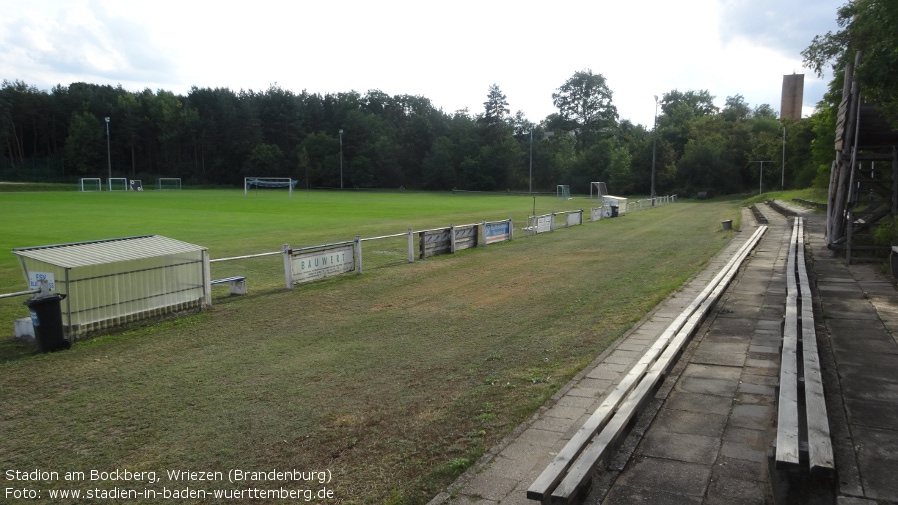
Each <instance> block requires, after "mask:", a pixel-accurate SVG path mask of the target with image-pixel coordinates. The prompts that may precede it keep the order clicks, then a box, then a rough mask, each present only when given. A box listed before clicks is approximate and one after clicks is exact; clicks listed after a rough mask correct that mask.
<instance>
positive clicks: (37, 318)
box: [25, 293, 72, 352]
mask: <svg viewBox="0 0 898 505" xmlns="http://www.w3.org/2000/svg"><path fill="white" fill-rule="evenodd" d="M63 298H65V295H63V294H59V293H49V294H43V295H37V296H34V297H31V298H29V299H27V300H25V305H27V306H28V310H29V311H30V312H31V323H32V324H33V325H34V340H35V341H37V348H38V349H40V351H41V352H53V351H61V350H63V349H69V348H70V347H72V343H71V342H69V341H68V340H66V339H65V335H63V334H62V307H61V306H60V303H59V302H60V301H61V300H62V299H63Z"/></svg>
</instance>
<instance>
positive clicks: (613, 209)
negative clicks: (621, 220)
mask: <svg viewBox="0 0 898 505" xmlns="http://www.w3.org/2000/svg"><path fill="white" fill-rule="evenodd" d="M617 211H618V208H617V206H616V205H612V206H611V217H617V216H618V214H617Z"/></svg>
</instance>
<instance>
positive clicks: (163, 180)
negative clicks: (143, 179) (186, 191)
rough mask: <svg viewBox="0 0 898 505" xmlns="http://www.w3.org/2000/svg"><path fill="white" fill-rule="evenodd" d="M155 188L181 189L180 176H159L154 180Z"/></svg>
mask: <svg viewBox="0 0 898 505" xmlns="http://www.w3.org/2000/svg"><path fill="white" fill-rule="evenodd" d="M156 189H158V190H163V189H181V178H180V177H160V178H159V179H157V180H156Z"/></svg>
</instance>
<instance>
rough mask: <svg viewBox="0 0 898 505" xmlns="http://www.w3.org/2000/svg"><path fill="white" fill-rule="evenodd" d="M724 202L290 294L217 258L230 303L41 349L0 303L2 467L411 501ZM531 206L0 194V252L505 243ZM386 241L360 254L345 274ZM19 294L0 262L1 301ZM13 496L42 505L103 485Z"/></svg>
mask: <svg viewBox="0 0 898 505" xmlns="http://www.w3.org/2000/svg"><path fill="white" fill-rule="evenodd" d="M535 205H536V210H537V212H538V213H544V212H549V211H553V210H554V211H561V210H572V209H578V208H583V209H586V210H587V211H588V208H589V205H590V202H589V201H588V200H587V199H585V198H575V199H574V200H570V201H560V200H557V199H555V198H554V197H538V198H537V199H536V202H535ZM738 206H739V202H738V201H735V200H715V201H708V202H682V203H677V204H673V205H668V206H664V207H659V208H656V209H652V210H647V211H642V212H636V213H633V214H630V215H628V216H625V217H622V218H619V219H610V220H603V221H600V222H596V223H591V222H586V223H585V224H584V225H582V226H577V227H572V228H569V229H563V230H558V231H555V232H552V233H546V234H541V235H538V236H535V237H529V238H528V237H524V234H523V233H522V232H520V231H518V232H516V238H515V240H514V241H512V242H509V243H504V244H500V245H495V246H489V247H486V248H478V249H476V250H468V251H463V252H461V253H458V254H455V255H451V256H450V255H446V256H440V257H438V258H432V259H427V260H423V261H416V262H415V263H414V264H408V263H406V262H404V261H386V262H383V263H382V264H378V263H377V262H376V260H372V261H375V264H376V265H378V266H379V268H371V269H369V268H368V266H367V265H366V267H365V273H364V274H362V275H358V276H357V275H349V276H342V277H337V278H330V279H327V280H324V281H320V282H316V283H312V284H304V285H301V286H298V287H297V288H296V289H294V290H292V291H287V290H286V289H284V287H283V282H284V281H283V270H282V268H283V267H282V264H281V259H280V258H279V257H277V256H275V257H269V258H259V259H253V260H245V261H239V262H226V263H221V264H215V265H214V267H213V276H218V275H232V274H238V273H239V274H244V275H246V276H247V278H248V282H249V289H250V294H249V295H247V296H243V297H230V296H228V295H227V289H226V288H222V289H221V290H220V291H221V292H220V293H218V294H217V295H216V298H215V301H214V305H213V307H212V308H211V310H209V311H206V312H203V313H200V314H195V315H190V316H186V317H181V318H179V319H176V320H170V321H165V322H161V323H157V324H153V325H148V326H142V327H137V328H133V329H130V330H127V331H122V332H117V333H115V334H112V335H109V336H104V337H97V338H94V339H91V340H88V341H85V342H79V343H77V344H76V345H75V346H74V347H73V348H72V349H71V350H69V351H65V352H59V353H52V354H47V355H43V354H37V353H35V352H34V351H33V350H32V349H30V348H23V347H22V346H21V345H20V344H18V343H14V342H12V339H11V337H12V333H13V330H12V328H13V319H15V318H18V317H25V316H27V311H26V310H25V309H24V307H23V305H22V301H23V300H22V299H11V300H9V299H7V300H0V336H2V340H3V341H2V343H0V405H3V409H2V413H0V433H3V434H4V435H3V437H2V438H0V467H2V468H3V469H20V470H29V471H31V470H34V469H41V470H47V471H58V472H61V473H62V472H65V471H89V470H91V469H97V470H105V471H109V470H115V469H124V468H127V469H129V470H132V471H135V470H155V471H157V472H158V473H159V474H160V478H161V482H158V483H156V484H148V483H147V482H143V481H142V482H138V483H136V484H135V483H132V484H135V485H133V486H131V485H130V484H127V483H121V482H119V483H118V485H119V486H120V487H129V486H130V487H138V488H148V487H152V488H161V487H162V486H165V485H167V486H169V487H172V486H174V485H175V483H172V482H169V481H168V480H167V478H166V476H165V475H164V471H166V470H176V469H194V470H221V471H225V472H226V471H228V470H230V469H238V468H239V469H244V470H252V471H269V470H271V469H274V468H276V469H279V470H291V469H294V468H295V469H298V470H304V471H330V472H331V473H332V482H330V483H329V484H327V487H328V488H329V489H331V490H332V491H333V493H334V498H333V499H332V500H329V501H326V503H357V504H368V503H389V504H399V503H409V504H411V503H426V502H427V501H428V500H429V499H430V498H432V497H433V496H434V495H435V494H436V493H437V492H439V491H440V490H441V489H443V488H444V487H445V486H446V485H447V484H449V483H450V482H451V481H452V480H453V479H454V478H455V477H456V476H457V475H459V474H460V473H461V472H462V471H463V470H464V469H465V468H467V467H468V466H469V465H470V464H471V463H473V462H474V461H475V460H476V459H477V458H478V457H479V456H480V455H482V454H483V452H484V451H485V450H488V449H489V448H490V447H491V446H493V445H494V444H495V443H497V442H498V441H499V440H501V438H502V437H504V436H505V435H507V434H508V433H509V432H510V431H511V430H512V429H514V427H515V426H517V425H518V424H519V423H520V422H521V421H523V420H525V419H526V418H527V417H528V416H530V415H531V414H532V413H533V411H534V410H535V409H537V408H538V407H539V406H540V405H541V404H542V403H544V402H545V400H546V399H548V398H549V397H550V396H551V395H552V394H553V393H554V392H555V391H556V390H557V389H558V388H559V387H561V386H562V385H563V384H565V383H566V381H567V380H569V378H570V377H572V376H573V375H574V374H576V373H577V372H578V371H579V370H580V369H582V368H583V367H584V366H585V365H586V364H588V363H589V362H590V361H592V360H593V359H594V358H595V357H596V356H597V355H598V354H600V353H601V352H602V350H604V349H605V348H606V347H607V346H608V345H609V344H610V343H612V342H613V341H614V340H615V339H616V338H618V337H619V336H620V335H621V334H622V333H624V332H625V331H626V330H627V329H628V328H629V327H630V326H632V324H633V323H634V322H636V321H638V320H639V319H640V318H642V317H643V316H644V315H645V314H646V313H647V312H649V311H650V310H651V309H652V307H654V306H655V305H656V304H657V303H658V302H660V301H661V300H663V299H664V298H665V297H666V296H668V295H669V294H670V293H672V292H674V291H676V289H677V288H678V287H679V286H680V285H682V283H683V282H684V281H685V280H687V279H688V278H689V277H690V276H691V275H692V274H693V273H694V272H696V271H697V270H698V269H700V268H701V267H702V266H703V265H704V264H705V263H706V262H707V260H708V258H710V257H711V256H712V255H714V254H715V253H716V252H718V251H719V250H720V248H721V247H722V246H723V245H725V244H726V243H727V242H728V241H729V240H731V239H732V238H733V236H734V235H735V234H738V233H739V232H738V231H736V232H725V231H722V230H721V226H720V221H721V220H723V219H734V220H735V221H736V223H738V217H739V209H738ZM533 207H534V200H533V198H529V197H516V196H505V195H468V196H453V195H451V194H428V193H413V192H405V193H367V192H357V193H356V192H346V193H340V192H325V191H322V192H304V191H299V192H296V193H295V194H294V198H293V199H292V200H291V199H289V198H287V195H286V192H275V191H266V192H259V193H254V194H252V195H250V196H249V197H244V196H243V194H242V192H241V191H239V190H233V191H219V190H208V191H186V190H185V191H180V192H177V191H170V192H154V191H146V192H143V193H137V194H135V193H106V192H104V193H79V192H72V191H66V192H15V193H0V219H2V224H3V230H4V233H3V234H2V235H0V249H2V250H6V251H10V250H11V249H12V248H14V247H24V246H34V245H43V244H51V243H64V242H73V241H84V240H94V239H103V238H113V237H123V236H131V235H142V234H151V233H154V234H160V235H165V236H168V237H172V238H176V239H179V240H183V241H186V242H192V243H195V244H199V245H203V246H206V247H208V248H209V251H210V255H211V257H212V258H220V257H227V256H233V255H242V254H254V253H261V252H269V251H277V250H280V248H281V245H282V244H284V243H290V244H291V245H292V246H294V247H302V246H311V245H317V244H322V243H330V242H336V241H341V240H348V239H351V238H353V237H354V236H355V235H361V236H362V237H371V236H378V235H384V234H392V233H402V232H404V231H406V230H407V229H408V228H409V227H412V228H415V229H424V228H434V227H442V226H448V225H449V224H467V223H473V222H480V221H481V220H497V219H504V218H507V217H509V216H511V217H512V218H513V219H514V221H515V224H516V228H518V230H520V228H521V226H523V224H524V223H525V222H526V216H527V215H528V214H530V213H532V211H533ZM585 217H586V220H587V221H588V214H587V216H585ZM403 240H404V239H403ZM402 246H403V244H399V245H387V244H386V243H385V244H384V245H377V246H372V248H373V249H366V251H365V258H366V260H367V259H368V258H371V257H378V256H384V257H388V256H391V255H393V254H394V253H396V251H395V249H397V248H401V247H402ZM366 247H368V246H367V245H366ZM399 254H400V258H404V253H401V252H400V253H399ZM216 269H217V270H218V272H216V271H215V270H216ZM24 286H25V282H24V279H23V276H22V273H21V269H20V267H19V266H18V264H17V263H16V259H15V256H14V255H12V254H11V253H4V255H2V256H0V292H10V291H18V290H21V289H24ZM15 484H16V485H19V484H21V483H18V482H17V483H15ZM26 484H28V486H29V487H32V488H40V489H44V491H43V493H44V494H43V497H44V498H46V497H47V496H48V494H47V493H48V491H46V490H47V489H49V488H57V489H64V488H72V489H87V488H89V487H100V488H104V487H105V488H110V487H113V486H114V485H116V483H115V482H100V483H96V482H94V483H91V482H82V483H74V484H73V483H68V482H64V481H56V482H51V483H42V482H40V483H26ZM181 484H183V483H181ZM6 485H10V483H9V482H6V483H5V486H6ZM180 487H184V486H183V485H181V486H180ZM192 487H201V486H200V485H198V484H196V483H194V484H192ZM205 487H206V488H218V489H243V488H246V487H249V485H248V484H247V483H242V484H230V483H227V482H224V483H222V482H217V483H215V484H214V485H206V486H205ZM257 487H261V488H277V487H285V488H300V487H303V483H288V482H268V483H264V484H262V485H259V486H257ZM313 487H314V489H316V490H317V489H320V488H321V487H323V485H321V484H318V483H317V482H316V483H314V485H313ZM44 501H49V500H44ZM81 501H84V500H81ZM191 501H192V500H185V502H191ZM207 501H209V502H212V503H215V502H216V501H215V500H207ZM146 502H147V503H158V502H159V500H146ZM261 502H262V503H266V501H265V500H261ZM267 502H268V503H278V502H279V501H278V500H269V501H267Z"/></svg>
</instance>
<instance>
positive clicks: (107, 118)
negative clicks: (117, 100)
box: [106, 116, 112, 179]
mask: <svg viewBox="0 0 898 505" xmlns="http://www.w3.org/2000/svg"><path fill="white" fill-rule="evenodd" d="M106 160H107V161H108V163H109V177H108V179H112V154H111V152H110V150H109V116H106Z"/></svg>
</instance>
